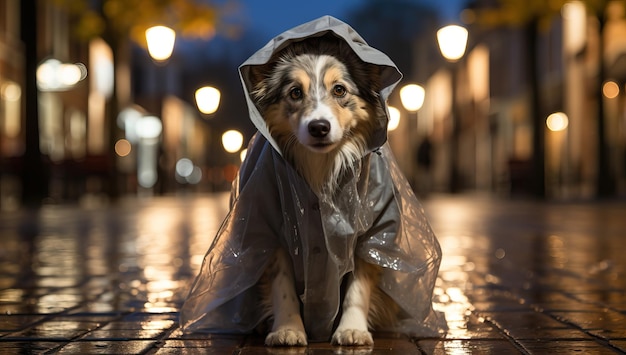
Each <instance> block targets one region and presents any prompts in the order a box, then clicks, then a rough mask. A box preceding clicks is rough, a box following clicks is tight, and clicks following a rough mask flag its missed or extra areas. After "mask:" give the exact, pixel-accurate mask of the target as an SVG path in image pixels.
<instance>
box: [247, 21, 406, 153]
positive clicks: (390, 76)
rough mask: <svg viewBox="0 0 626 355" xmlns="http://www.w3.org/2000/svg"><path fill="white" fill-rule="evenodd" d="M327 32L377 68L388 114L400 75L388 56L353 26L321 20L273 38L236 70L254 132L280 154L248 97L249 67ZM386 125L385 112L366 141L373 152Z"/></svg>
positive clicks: (381, 141)
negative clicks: (288, 47)
mask: <svg viewBox="0 0 626 355" xmlns="http://www.w3.org/2000/svg"><path fill="white" fill-rule="evenodd" d="M328 33H332V34H333V35H335V36H336V37H337V38H340V39H342V40H343V41H344V42H345V43H346V44H348V46H349V47H350V48H351V49H352V51H354V53H355V54H356V55H357V56H358V57H359V58H360V59H361V60H362V61H363V62H365V63H369V64H373V65H376V66H378V67H379V68H380V88H379V90H378V91H379V98H380V100H381V101H382V102H381V104H382V107H385V112H387V109H386V100H387V98H388V97H389V94H391V92H392V91H393V89H394V87H395V86H396V84H397V83H398V82H399V81H400V79H402V74H401V73H400V71H399V70H398V68H397V67H396V65H395V64H394V63H393V62H392V61H391V59H389V57H388V56H387V55H385V54H384V53H382V52H380V51H379V50H377V49H375V48H373V47H370V46H368V45H367V43H366V42H365V40H364V39H363V38H362V37H361V36H360V35H359V34H358V33H357V32H356V31H355V30H354V29H353V28H352V27H350V26H349V25H348V24H346V23H344V22H342V21H340V20H338V19H336V18H334V17H332V16H323V17H320V18H318V19H316V20H313V21H311V22H307V23H305V24H302V25H300V26H297V27H294V28H293V29H290V30H288V31H286V32H284V33H282V34H281V35H279V36H276V37H274V38H273V39H272V40H270V41H269V42H268V43H267V44H266V45H265V46H264V47H263V48H261V49H260V50H258V51H257V52H256V53H254V54H253V55H252V56H251V57H250V58H249V59H248V60H246V61H245V62H244V63H243V64H242V65H241V66H240V67H239V75H240V77H241V82H242V84H243V90H244V93H245V96H246V101H247V104H248V111H249V115H250V120H252V123H253V124H254V126H255V127H256V128H257V130H258V131H259V132H260V133H261V134H263V136H264V137H265V138H266V139H267V140H268V141H269V142H270V143H271V144H272V146H273V147H274V148H275V149H276V150H277V151H279V152H280V148H279V147H278V145H277V144H276V142H275V141H274V139H273V138H272V137H271V136H270V134H269V131H268V128H267V126H266V124H265V120H263V117H262V115H261V113H260V112H259V110H258V108H257V107H256V105H255V104H254V102H253V100H252V99H251V97H250V92H251V91H252V90H253V89H254V87H255V85H256V82H254V77H253V75H251V72H250V71H251V67H253V66H260V65H265V64H267V63H268V62H269V61H270V60H271V59H273V58H275V54H276V53H278V52H280V51H281V50H283V49H284V48H286V47H287V46H289V45H290V44H292V43H294V42H298V41H302V40H304V39H306V38H310V37H320V36H323V35H325V34H328ZM387 122H388V113H387V115H386V116H383V117H379V122H378V123H379V124H378V130H377V132H376V133H375V134H374V135H373V137H374V138H373V141H372V142H369V146H370V148H371V149H376V148H378V147H380V146H382V145H383V144H384V143H385V142H386V140H387Z"/></svg>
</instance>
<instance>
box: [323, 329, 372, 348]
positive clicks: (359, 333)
mask: <svg viewBox="0 0 626 355" xmlns="http://www.w3.org/2000/svg"><path fill="white" fill-rule="evenodd" d="M332 343H333V344H335V345H373V344H374V340H373V339H372V333H370V332H368V331H367V330H358V329H342V330H341V329H337V330H336V331H335V334H333V339H332Z"/></svg>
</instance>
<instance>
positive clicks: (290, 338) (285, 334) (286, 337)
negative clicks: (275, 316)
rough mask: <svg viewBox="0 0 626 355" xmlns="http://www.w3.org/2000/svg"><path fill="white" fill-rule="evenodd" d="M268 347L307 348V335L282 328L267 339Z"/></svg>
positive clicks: (270, 334) (295, 330)
mask: <svg viewBox="0 0 626 355" xmlns="http://www.w3.org/2000/svg"><path fill="white" fill-rule="evenodd" d="M265 345H268V346H306V345H307V342H306V334H305V333H304V332H303V331H301V330H298V329H291V328H282V329H278V330H276V331H275V332H271V333H269V334H268V335H267V337H265Z"/></svg>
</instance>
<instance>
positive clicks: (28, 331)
mask: <svg viewBox="0 0 626 355" xmlns="http://www.w3.org/2000/svg"><path fill="white" fill-rule="evenodd" d="M424 205H425V209H426V212H427V215H428V216H429V218H430V222H431V225H432V227H433V229H434V230H435V232H436V234H437V236H438V238H439V241H440V243H441V246H442V249H443V252H444V258H443V261H442V265H441V268H440V273H439V279H438V282H437V285H436V288H435V290H434V293H435V301H436V304H435V306H436V308H437V309H438V310H441V311H442V312H444V313H445V315H446V319H447V322H448V326H449V328H450V330H449V332H448V333H447V334H446V335H445V337H444V338H443V339H414V340H413V341H408V340H406V339H404V340H402V338H400V339H397V338H394V337H387V336H381V337H379V338H378V340H377V342H376V347H377V348H375V349H360V350H359V351H364V352H362V353H371V351H373V350H376V349H379V350H380V349H383V348H385V349H389V348H393V349H395V350H394V352H391V353H408V352H411V351H418V349H421V350H419V351H423V352H425V353H448V354H457V353H473V352H486V353H544V352H551V351H554V349H557V348H558V346H560V349H570V350H571V349H578V348H580V349H583V350H584V351H587V352H590V353H604V352H605V351H610V352H613V351H616V352H620V351H622V352H624V351H626V275H625V271H626V258H624V257H623V250H624V247H623V244H624V242H623V240H624V238H626V205H625V204H620V203H617V202H613V203H580V204H564V203H551V204H538V203H534V202H528V201H517V202H514V201H494V200H493V199H486V198H482V197H471V196H463V197H435V198H431V199H429V200H427V201H425V202H424ZM227 208H228V195H227V194H218V195H211V196H200V197H193V198H174V197H168V198H156V199H151V200H134V199H131V200H127V201H123V202H122V203H121V204H120V205H119V206H115V207H114V208H101V209H81V208H79V207H77V206H73V207H72V206H46V207H44V208H43V209H41V210H40V211H38V212H27V211H18V212H2V214H1V215H0V238H1V239H0V241H1V243H0V245H1V246H0V353H13V352H19V351H17V350H16V349H21V348H23V347H24V346H26V345H24V344H29V345H28V346H27V347H28V348H29V349H31V350H33V351H37V350H42V349H43V350H51V349H56V350H59V351H60V352H61V353H63V352H67V353H73V352H74V353H75V352H79V353H142V352H149V353H176V352H177V350H180V349H182V348H183V347H184V348H187V349H189V348H196V349H201V348H211V349H221V350H223V351H224V352H226V353H228V352H229V351H230V350H229V349H243V350H246V349H247V350H246V351H248V353H254V349H257V350H258V349H261V348H262V341H260V342H259V340H258V339H245V338H236V337H235V338H232V337H231V338H229V337H221V338H215V337H207V336H200V335H198V336H191V337H190V336H186V335H185V336H183V335H181V334H180V332H179V331H178V330H177V329H178V325H177V312H178V309H179V307H180V305H181V302H182V299H183V298H184V296H185V295H186V290H187V287H189V286H190V284H189V283H190V281H191V280H192V278H193V277H194V276H195V274H196V272H197V270H198V269H199V267H200V264H201V262H202V257H203V256H204V253H205V252H206V250H207V248H208V247H209V245H210V244H211V241H212V238H213V236H214V235H215V232H216V231H217V229H218V228H219V225H220V223H221V221H222V218H223V216H224V215H225V214H226V213H227ZM122 342H123V343H124V344H125V345H123V344H122ZM555 344H558V346H557V345H555ZM310 348H311V349H314V350H315V351H316V353H317V352H319V353H326V351H328V352H329V353H330V352H331V351H332V352H333V353H341V351H340V350H338V349H337V348H331V347H328V346H327V345H319V344H318V345H312V346H311V347H310ZM13 350H16V351H13ZM221 350H220V353H221ZM246 351H243V352H242V353H246ZM337 351H339V352H337ZM231 352H232V351H231ZM343 353H347V352H343ZM352 353H354V352H352ZM374 353H376V351H374Z"/></svg>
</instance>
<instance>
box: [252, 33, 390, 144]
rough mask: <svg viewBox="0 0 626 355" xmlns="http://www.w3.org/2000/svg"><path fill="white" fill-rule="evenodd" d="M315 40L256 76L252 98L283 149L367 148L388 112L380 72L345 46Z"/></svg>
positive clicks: (280, 57)
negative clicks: (382, 100)
mask: <svg viewBox="0 0 626 355" xmlns="http://www.w3.org/2000/svg"><path fill="white" fill-rule="evenodd" d="M313 41H314V42H313V43H312V42H311V41H309V42H306V41H305V42H303V43H300V44H297V45H294V46H292V47H291V48H289V49H288V50H287V51H285V52H283V53H281V55H279V56H278V57H277V59H276V60H275V61H273V62H272V63H270V65H268V66H267V67H265V68H263V69H262V70H261V72H260V73H257V76H258V77H260V78H261V79H259V80H258V82H257V85H256V86H255V87H254V90H253V92H252V97H253V99H254V100H255V103H256V104H257V106H258V107H259V109H260V111H261V114H262V115H263V118H264V120H265V122H266V124H267V126H268V128H269V131H270V133H271V135H272V137H273V138H274V139H275V140H276V141H277V143H278V144H279V145H280V146H281V148H282V149H283V150H287V151H288V150H290V149H294V146H295V145H300V146H303V147H305V148H306V149H308V150H309V151H311V152H314V153H320V154H325V153H328V152H331V151H333V150H335V149H338V148H339V149H342V147H343V146H344V144H343V143H345V142H347V141H350V142H352V143H353V144H350V146H351V147H354V146H355V145H354V143H355V141H356V142H357V143H356V144H357V145H358V149H361V150H364V149H365V146H366V145H367V143H366V142H367V141H368V139H369V135H370V134H372V131H373V130H374V129H375V127H376V125H377V122H376V120H377V117H380V115H381V112H383V111H382V108H381V106H380V104H379V103H378V102H377V100H378V96H377V94H376V88H377V85H378V84H374V81H375V80H377V78H378V72H374V71H373V68H370V67H368V66H367V65H365V64H364V63H363V62H361V61H360V59H358V57H356V55H355V54H354V53H353V52H352V51H351V50H350V49H349V48H344V47H345V46H340V45H337V44H336V43H335V42H332V40H328V38H321V39H315V40H313ZM383 114H384V113H383ZM295 149H298V148H295ZM352 150H354V148H352ZM352 153H354V154H355V155H359V154H358V152H352Z"/></svg>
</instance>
